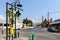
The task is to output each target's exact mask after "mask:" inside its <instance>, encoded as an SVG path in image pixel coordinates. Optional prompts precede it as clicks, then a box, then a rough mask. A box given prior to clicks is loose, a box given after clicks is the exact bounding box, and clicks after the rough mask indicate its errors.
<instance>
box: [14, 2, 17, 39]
mask: <svg viewBox="0 0 60 40" xmlns="http://www.w3.org/2000/svg"><path fill="white" fill-rule="evenodd" d="M14 6H15V11H16V2H15V5H14ZM16 37H17V35H16V14H15V33H14V38H16Z"/></svg>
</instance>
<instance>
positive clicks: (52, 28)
mask: <svg viewBox="0 0 60 40" xmlns="http://www.w3.org/2000/svg"><path fill="white" fill-rule="evenodd" d="M47 30H48V31H50V32H60V30H59V29H57V28H56V27H49V28H48V29H47Z"/></svg>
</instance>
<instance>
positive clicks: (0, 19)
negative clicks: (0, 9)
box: [0, 15, 6, 23]
mask: <svg viewBox="0 0 60 40" xmlns="http://www.w3.org/2000/svg"><path fill="white" fill-rule="evenodd" d="M5 20H6V18H5V17H4V16H3V15H0V23H2V22H4V23H5V22H6V21H5Z"/></svg>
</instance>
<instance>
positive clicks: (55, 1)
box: [0, 0, 60, 22]
mask: <svg viewBox="0 0 60 40" xmlns="http://www.w3.org/2000/svg"><path fill="white" fill-rule="evenodd" d="M6 2H9V3H12V2H14V0H0V15H3V16H4V17H5V15H6V14H5V13H6ZM21 4H22V5H23V7H22V8H21V9H23V10H24V11H21V16H20V19H21V20H23V19H24V18H26V17H27V18H28V19H31V20H33V21H35V22H41V20H42V18H41V17H42V16H44V18H47V13H48V12H49V14H50V18H53V20H55V19H59V18H60V0H21Z"/></svg>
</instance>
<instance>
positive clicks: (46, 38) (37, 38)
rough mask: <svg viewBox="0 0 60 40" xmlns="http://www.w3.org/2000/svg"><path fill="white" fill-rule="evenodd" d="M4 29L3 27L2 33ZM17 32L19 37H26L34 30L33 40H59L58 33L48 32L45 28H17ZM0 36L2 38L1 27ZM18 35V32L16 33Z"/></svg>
mask: <svg viewBox="0 0 60 40" xmlns="http://www.w3.org/2000/svg"><path fill="white" fill-rule="evenodd" d="M5 31H6V30H5V29H4V35H5V33H6V32H5ZM18 32H19V37H27V38H28V39H30V38H31V32H34V33H35V35H34V40H60V33H53V32H48V31H47V28H41V27H35V28H34V29H20V30H17V33H18ZM0 35H1V36H0V38H2V37H3V36H2V34H1V29H0ZM17 36H18V34H17Z"/></svg>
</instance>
